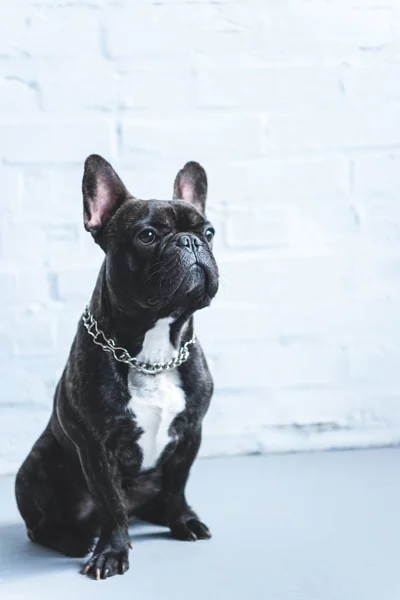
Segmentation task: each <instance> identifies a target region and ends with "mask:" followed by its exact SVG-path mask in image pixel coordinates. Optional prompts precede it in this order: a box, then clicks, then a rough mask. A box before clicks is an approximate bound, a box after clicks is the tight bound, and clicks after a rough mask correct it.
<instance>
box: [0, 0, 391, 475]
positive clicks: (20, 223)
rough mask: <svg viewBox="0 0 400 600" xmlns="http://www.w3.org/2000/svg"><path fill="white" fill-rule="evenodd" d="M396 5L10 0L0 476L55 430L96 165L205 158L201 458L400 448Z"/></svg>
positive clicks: (84, 281)
mask: <svg viewBox="0 0 400 600" xmlns="http://www.w3.org/2000/svg"><path fill="white" fill-rule="evenodd" d="M399 56H400V4H399V2H398V0H329V1H328V0H326V1H324V0H287V1H284V2H283V1H279V2H278V1H276V0H237V1H236V2H235V1H233V0H209V1H206V0H162V1H159V0H137V1H135V2H132V1H130V0H117V1H112V0H109V1H107V0H58V1H54V0H2V1H1V3H0V190H1V195H0V357H1V361H0V382H1V394H0V472H11V471H13V470H15V469H16V468H17V466H18V464H19V463H20V461H21V460H22V458H23V457H24V455H25V454H26V452H27V451H28V449H29V448H30V446H31V444H32V442H33V441H34V440H35V438H36V436H37V435H38V434H39V432H40V431H41V429H42V427H43V426H44V424H45V423H46V420H47V418H48V415H49V412H50V407H51V402H52V394H53V390H54V386H55V384H56V381H57V378H58V376H59V374H60V370H61V369H62V367H63V364H64V361H65V358H66V355H67V352H68V349H69V345H70V343H71V340H72V337H73V335H74V331H75V327H76V323H77V320H78V318H79V315H80V313H81V311H82V309H83V307H84V305H85V303H86V301H87V299H88V297H89V294H90V292H91V289H92V286H93V282H94V280H95V277H96V272H97V269H98V267H99V264H100V262H101V258H102V256H101V252H100V250H99V249H98V248H97V247H96V246H95V245H94V244H93V243H92V241H91V239H90V236H88V235H87V234H86V233H85V231H84V230H83V227H82V223H81V212H82V211H81V195H80V185H81V176H82V166H83V161H84V159H85V157H86V156H87V155H88V154H89V153H91V152H97V153H100V154H103V155H104V156H105V157H106V158H107V159H109V160H110V161H111V162H112V163H113V164H114V165H115V166H116V167H117V169H118V170H119V172H120V174H121V176H122V177H123V178H124V180H125V181H126V182H127V184H128V187H129V188H130V189H131V191H132V192H133V193H134V194H137V195H139V196H142V197H149V196H150V197H154V196H158V197H168V196H170V194H171V188H172V182H173V178H174V175H175V173H176V171H177V170H178V169H179V168H180V167H181V166H182V164H183V163H184V162H185V161H187V160H189V159H195V160H199V161H200V162H202V163H203V164H204V166H205V167H206V169H207V171H208V174H209V180H210V200H209V213H210V216H211V218H212V219H213V220H214V222H215V224H216V227H217V231H218V234H217V253H218V257H219V261H220V265H221V271H222V277H223V280H222V289H221V293H220V295H219V298H218V299H217V301H216V302H215V304H214V306H213V308H212V309H210V310H207V311H204V312H203V313H201V314H200V315H199V316H198V319H197V323H198V333H199V336H200V337H201V338H202V340H203V343H204V345H205V347H206V349H207V351H208V355H209V357H210V364H211V367H212V370H213V373H214V376H215V380H216V395H215V400H214V404H213V406H212V409H211V411H210V413H209V415H208V417H207V420H206V427H205V437H204V445H203V454H222V453H234V452H262V451H271V450H272V451H273V450H275V451H280V450H290V449H307V448H329V447H343V446H357V445H369V444H386V443H394V442H398V441H400V369H399V365H400V318H399V317H400V208H399V207H400V104H399V100H400V59H399Z"/></svg>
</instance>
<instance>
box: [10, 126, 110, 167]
mask: <svg viewBox="0 0 400 600" xmlns="http://www.w3.org/2000/svg"><path fill="white" fill-rule="evenodd" d="M113 132H114V126H113V123H112V122H111V121H108V120H106V119H96V120H93V119H91V120H90V121H89V120H86V121H83V120H81V121H76V120H70V122H67V120H66V119H62V120H57V121H56V122H53V123H52V122H46V121H43V122H28V123H15V124H7V125H6V124H4V122H3V124H0V156H1V158H2V159H3V160H5V161H7V162H10V163H41V162H47V163H59V162H74V163H82V162H83V161H84V160H85V158H86V156H87V155H89V154H90V153H91V152H93V149H94V148H96V149H97V151H98V152H99V153H102V154H105V155H108V156H112V152H113ZM22 142H23V143H22Z"/></svg>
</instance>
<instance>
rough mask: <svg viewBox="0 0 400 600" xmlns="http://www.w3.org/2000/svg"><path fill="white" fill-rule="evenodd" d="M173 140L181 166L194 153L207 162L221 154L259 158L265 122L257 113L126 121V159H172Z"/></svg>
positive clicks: (200, 159) (136, 160) (139, 161)
mask: <svg viewBox="0 0 400 600" xmlns="http://www.w3.org/2000/svg"><path fill="white" fill-rule="evenodd" d="M173 139H174V144H175V148H176V150H175V155H176V159H177V161H178V165H181V164H184V163H185V162H186V161H187V160H190V159H189V158H188V157H190V156H192V157H193V158H194V159H196V160H198V161H199V162H203V163H206V162H207V161H210V160H213V159H214V158H215V157H221V156H223V157H224V158H225V159H227V158H231V159H234V158H235V157H236V158H237V157H239V156H240V157H242V158H256V157H258V156H259V155H260V153H261V151H262V124H261V120H260V119H259V118H258V117H257V116H253V117H246V118H242V119H237V118H235V117H231V116H227V115H223V116H207V117H202V118H193V117H192V118H179V119H177V118H175V119H174V120H173V119H169V120H158V121H154V120H144V119H143V120H140V121H139V120H124V121H123V123H122V153H123V159H124V160H129V161H130V162H134V164H139V165H142V164H143V161H148V160H149V158H150V159H151V160H152V161H153V162H156V161H157V160H160V159H164V158H168V157H169V156H170V153H171V144H172V140H173ZM239 140H240V143H238V142H239ZM145 164H146V163H145Z"/></svg>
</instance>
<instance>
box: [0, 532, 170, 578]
mask: <svg viewBox="0 0 400 600" xmlns="http://www.w3.org/2000/svg"><path fill="white" fill-rule="evenodd" d="M129 534H130V537H131V540H132V544H133V545H135V544H138V543H143V542H146V541H151V540H168V539H171V538H170V534H169V531H168V530H167V529H165V528H162V527H158V526H156V525H152V524H150V523H145V522H143V521H134V522H132V523H130V525H129ZM84 562H85V559H84V558H69V557H67V556H63V555H61V554H59V553H58V552H55V551H54V550H51V549H48V548H44V547H42V546H39V545H37V544H34V543H33V542H31V541H30V540H29V539H28V537H27V535H26V529H25V525H24V524H23V523H7V524H3V523H0V580H3V581H5V582H6V581H11V580H13V579H15V578H18V579H20V578H21V577H30V576H36V575H43V574H46V573H50V572H52V573H54V571H55V570H60V571H62V570H64V571H65V570H71V569H75V570H77V571H79V570H80V569H81V568H82V566H83V564H84Z"/></svg>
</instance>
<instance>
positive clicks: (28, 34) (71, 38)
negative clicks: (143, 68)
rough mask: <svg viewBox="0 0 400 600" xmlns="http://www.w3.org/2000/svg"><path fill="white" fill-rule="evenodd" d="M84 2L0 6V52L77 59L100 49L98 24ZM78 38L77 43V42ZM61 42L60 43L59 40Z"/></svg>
mask: <svg viewBox="0 0 400 600" xmlns="http://www.w3.org/2000/svg"><path fill="white" fill-rule="evenodd" d="M93 17H94V15H93V11H92V10H90V9H88V8H87V7H85V6H80V7H79V6H78V7H71V6H65V7H55V6H54V4H53V5H52V6H50V7H44V8H42V9H39V10H38V9H35V8H25V9H21V8H20V7H18V5H16V3H12V4H11V3H10V2H8V1H7V2H4V3H3V4H2V5H1V9H0V55H3V56H4V55H5V56H8V57H24V58H33V59H53V58H54V57H55V56H64V57H69V58H71V59H78V60H79V58H80V57H81V56H82V55H85V56H88V54H90V55H92V56H95V55H96V54H97V53H98V52H99V24H98V21H97V20H96V19H95V18H93ZM77 40H79V43H77ZM60 42H61V43H60Z"/></svg>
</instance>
